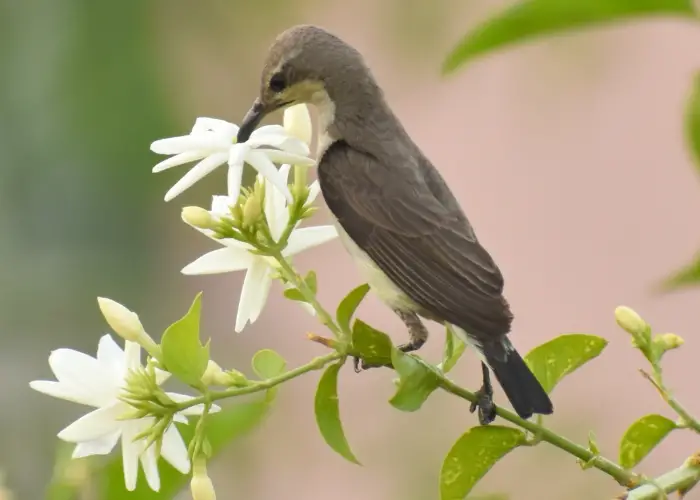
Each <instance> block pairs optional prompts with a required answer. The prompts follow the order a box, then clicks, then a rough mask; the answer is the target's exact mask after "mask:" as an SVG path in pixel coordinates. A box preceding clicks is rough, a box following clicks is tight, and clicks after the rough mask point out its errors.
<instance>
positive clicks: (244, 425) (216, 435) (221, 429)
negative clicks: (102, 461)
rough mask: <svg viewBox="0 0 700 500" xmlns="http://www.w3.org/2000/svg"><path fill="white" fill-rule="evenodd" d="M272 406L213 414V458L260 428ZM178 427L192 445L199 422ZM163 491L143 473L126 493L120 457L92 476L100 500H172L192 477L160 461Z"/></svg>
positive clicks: (262, 404) (258, 405) (210, 433)
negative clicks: (241, 437) (255, 428)
mask: <svg viewBox="0 0 700 500" xmlns="http://www.w3.org/2000/svg"><path fill="white" fill-rule="evenodd" d="M270 408H271V406H270V404H268V403H267V402H263V401H258V402H251V403H244V404H236V405H233V406H231V407H228V408H226V409H224V410H222V411H220V412H218V413H213V414H210V415H209V416H208V417H207V422H206V430H205V433H206V436H207V440H208V441H209V443H210V444H211V448H212V455H213V456H216V455H218V454H219V453H220V452H221V450H222V449H223V448H224V447H226V446H227V445H229V444H230V443H231V442H232V441H233V440H234V439H236V438H238V437H239V436H242V435H244V434H247V433H248V432H250V431H251V430H252V429H253V428H254V427H255V426H256V425H258V424H259V423H260V422H261V421H262V420H263V418H264V417H265V416H266V415H267V413H268V412H269V410H270ZM174 425H177V428H178V430H179V431H180V434H181V435H182V437H183V439H184V440H185V443H189V442H190V440H191V439H192V436H193V434H194V429H195V426H196V419H193V420H192V421H191V423H190V425H180V424H174ZM158 468H159V471H160V479H161V488H160V491H158V492H156V491H153V490H152V489H151V488H149V487H148V484H146V481H145V478H144V477H143V473H142V472H139V478H138V483H137V485H136V490H135V491H127V490H126V487H125V485H124V469H123V468H122V457H121V454H117V456H115V457H114V458H112V459H110V460H109V463H108V465H107V466H105V467H104V469H103V470H102V471H101V472H100V473H99V474H98V473H97V471H94V472H93V474H92V475H91V477H92V478H95V480H96V482H97V484H98V485H99V492H100V493H101V495H98V494H97V493H96V496H95V498H99V499H100V500H124V499H128V500H171V499H172V498H175V496H176V495H177V494H178V493H179V492H180V491H181V490H182V489H183V488H184V487H185V486H186V485H187V482H188V481H189V480H190V476H188V475H185V474H181V473H180V472H178V471H177V470H175V468H173V467H172V466H171V465H170V464H169V463H167V462H165V461H164V460H160V461H159V463H158Z"/></svg>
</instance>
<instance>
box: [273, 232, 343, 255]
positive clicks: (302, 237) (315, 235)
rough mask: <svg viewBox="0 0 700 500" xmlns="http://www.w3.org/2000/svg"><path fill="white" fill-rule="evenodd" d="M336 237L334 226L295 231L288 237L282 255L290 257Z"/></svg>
mask: <svg viewBox="0 0 700 500" xmlns="http://www.w3.org/2000/svg"><path fill="white" fill-rule="evenodd" d="M337 236H338V231H337V229H336V228H335V226H314V227H304V228H301V229H297V230H295V231H294V232H293V233H292V235H291V236H290V237H289V243H288V244H287V248H285V249H284V251H283V252H284V255H287V256H292V255H295V254H298V253H299V252H301V251H303V250H306V249H309V248H313V247H315V246H318V245H321V244H323V243H326V242H327V241H331V240H332V239H333V238H336V237H337Z"/></svg>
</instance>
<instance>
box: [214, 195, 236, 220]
mask: <svg viewBox="0 0 700 500" xmlns="http://www.w3.org/2000/svg"><path fill="white" fill-rule="evenodd" d="M234 202H235V201H234V199H233V198H231V197H230V196H223V195H214V196H212V197H211V210H210V212H211V213H212V215H215V216H217V217H223V216H227V217H230V216H231V205H233V204H234Z"/></svg>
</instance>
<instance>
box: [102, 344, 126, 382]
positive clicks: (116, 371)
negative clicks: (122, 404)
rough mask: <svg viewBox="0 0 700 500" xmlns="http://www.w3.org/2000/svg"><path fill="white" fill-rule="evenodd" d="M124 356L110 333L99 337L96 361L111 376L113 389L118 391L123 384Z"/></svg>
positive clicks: (124, 373)
mask: <svg viewBox="0 0 700 500" xmlns="http://www.w3.org/2000/svg"><path fill="white" fill-rule="evenodd" d="M125 356H126V355H125V354H124V351H123V350H122V348H121V347H119V346H118V345H117V343H116V342H115V341H114V339H113V338H112V336H111V335H103V336H102V337H101V338H100V343H99V344H98V345H97V361H99V363H100V365H101V366H102V367H103V368H104V369H105V370H108V371H109V373H110V375H111V376H112V383H113V387H114V389H113V390H114V391H118V390H119V389H120V388H121V386H122V385H123V384H124V376H125V375H126V371H125V368H126V366H125V364H124V363H125Z"/></svg>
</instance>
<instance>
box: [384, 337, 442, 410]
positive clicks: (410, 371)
mask: <svg viewBox="0 0 700 500" xmlns="http://www.w3.org/2000/svg"><path fill="white" fill-rule="evenodd" d="M391 362H392V364H393V365H394V369H395V370H396V373H398V374H399V387H398V389H397V390H396V394H394V396H393V397H392V398H391V399H390V400H389V403H390V404H391V406H393V407H394V408H396V409H397V410H401V411H416V410H418V409H419V408H420V407H421V406H423V403H424V402H425V400H426V399H428V396H430V395H431V394H432V393H433V391H434V390H435V389H437V388H438V384H439V382H440V379H439V378H438V376H437V374H436V373H435V372H434V371H432V370H431V369H430V368H428V367H427V366H425V365H424V364H423V363H421V362H420V361H418V360H417V359H416V358H414V357H413V356H411V355H409V354H405V353H403V352H401V351H399V350H398V349H392V350H391Z"/></svg>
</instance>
